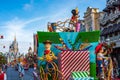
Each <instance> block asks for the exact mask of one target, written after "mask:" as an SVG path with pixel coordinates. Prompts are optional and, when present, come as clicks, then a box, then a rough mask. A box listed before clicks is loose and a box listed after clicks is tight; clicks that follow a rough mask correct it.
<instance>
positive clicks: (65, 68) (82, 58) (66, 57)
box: [59, 51, 90, 80]
mask: <svg viewBox="0 0 120 80" xmlns="http://www.w3.org/2000/svg"><path fill="white" fill-rule="evenodd" d="M59 58H60V60H59V69H60V71H61V73H62V75H61V76H62V79H64V80H69V79H70V75H71V73H72V72H76V71H88V72H89V71H90V61H89V52H88V51H62V52H61V54H60V55H59Z"/></svg>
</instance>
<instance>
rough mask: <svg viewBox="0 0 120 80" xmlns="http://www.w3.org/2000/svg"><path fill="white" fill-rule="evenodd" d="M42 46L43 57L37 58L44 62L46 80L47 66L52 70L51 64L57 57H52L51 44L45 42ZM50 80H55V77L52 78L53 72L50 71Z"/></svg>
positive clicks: (48, 41) (47, 41)
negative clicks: (43, 47)
mask: <svg viewBox="0 0 120 80" xmlns="http://www.w3.org/2000/svg"><path fill="white" fill-rule="evenodd" d="M43 44H44V46H45V50H44V56H42V57H39V58H38V59H39V60H44V61H46V69H45V79H44V80H47V78H48V73H49V71H48V69H47V66H48V67H49V68H53V66H52V64H53V60H56V59H57V57H56V56H55V55H54V53H53V52H52V51H51V44H52V42H51V41H50V40H46V41H45V42H43ZM51 74H52V80H55V76H54V71H52V73H51Z"/></svg>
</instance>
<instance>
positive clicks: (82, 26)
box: [79, 20, 86, 32]
mask: <svg viewBox="0 0 120 80" xmlns="http://www.w3.org/2000/svg"><path fill="white" fill-rule="evenodd" d="M79 22H80V32H86V28H85V21H84V20H79Z"/></svg>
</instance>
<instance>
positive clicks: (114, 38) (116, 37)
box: [110, 35, 120, 41]
mask: <svg viewBox="0 0 120 80" xmlns="http://www.w3.org/2000/svg"><path fill="white" fill-rule="evenodd" d="M119 39H120V35H118V36H114V37H111V38H110V41H117V40H119Z"/></svg>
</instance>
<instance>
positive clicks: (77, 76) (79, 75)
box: [71, 71, 94, 80]
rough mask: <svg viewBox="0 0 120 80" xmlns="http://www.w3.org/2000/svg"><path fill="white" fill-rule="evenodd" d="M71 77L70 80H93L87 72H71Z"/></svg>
mask: <svg viewBox="0 0 120 80" xmlns="http://www.w3.org/2000/svg"><path fill="white" fill-rule="evenodd" d="M71 77H72V78H71V80H94V78H92V77H90V72H88V71H81V72H72V73H71Z"/></svg>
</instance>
